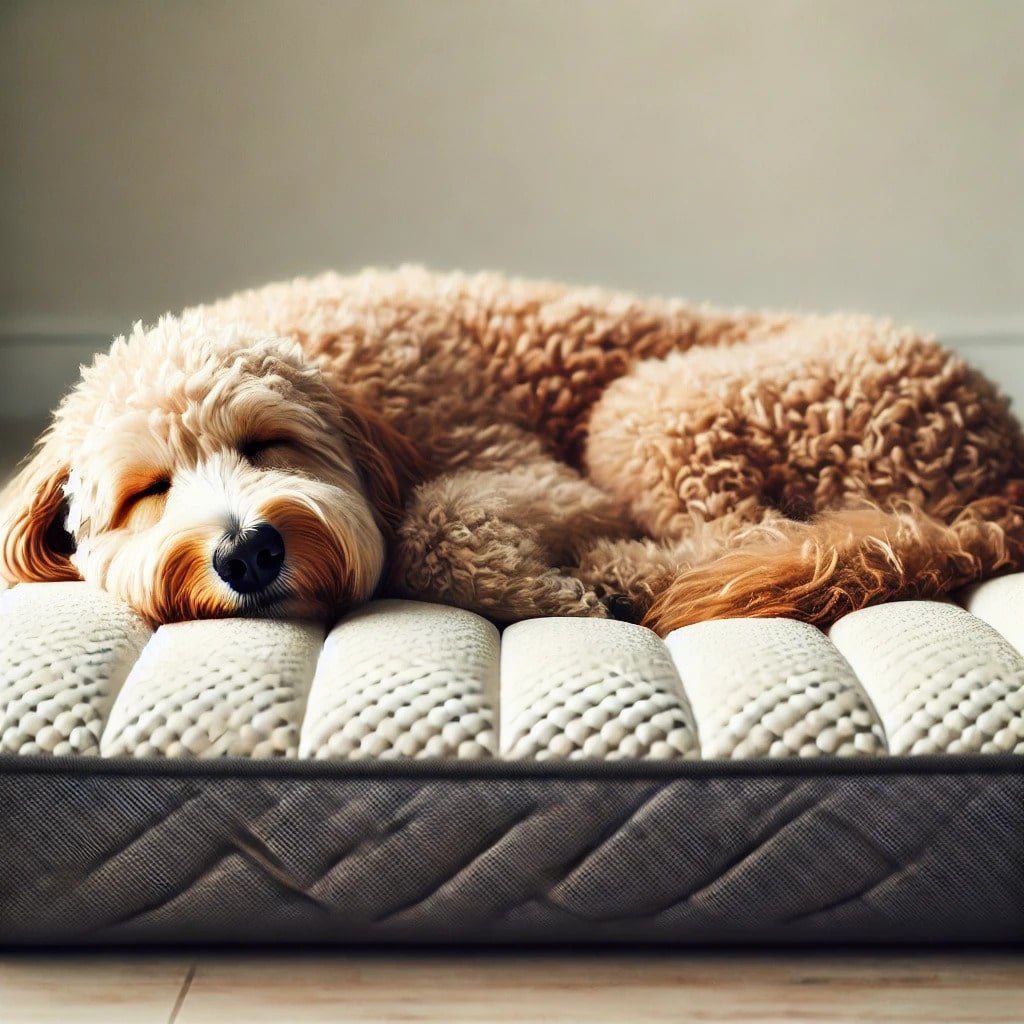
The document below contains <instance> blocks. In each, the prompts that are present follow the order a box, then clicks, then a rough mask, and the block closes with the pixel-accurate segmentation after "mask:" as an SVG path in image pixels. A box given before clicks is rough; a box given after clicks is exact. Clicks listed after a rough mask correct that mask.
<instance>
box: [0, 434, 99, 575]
mask: <svg viewBox="0 0 1024 1024" xmlns="http://www.w3.org/2000/svg"><path fill="white" fill-rule="evenodd" d="M67 478H68V466H67V464H66V462H64V460H63V459H62V458H61V457H60V454H59V452H58V445H57V443H56V442H55V441H54V439H53V438H52V437H51V438H48V439H45V440H44V441H42V442H40V444H39V445H38V446H37V448H36V451H35V453H34V454H33V455H32V456H31V458H30V459H29V460H28V462H26V463H25V465H24V466H23V467H22V468H21V470H20V472H19V473H18V474H17V476H15V477H14V479H13V480H12V481H11V482H10V483H9V484H8V485H7V487H6V488H4V490H3V493H0V577H3V579H5V580H6V581H7V582H8V583H35V582H48V581H51V580H77V579H79V578H80V577H79V575H78V571H77V570H76V569H75V567H74V565H72V564H71V555H72V554H73V553H74V550H75V546H74V541H73V540H72V538H71V536H70V535H69V534H68V532H67V530H66V528H65V525H64V523H65V518H66V514H67V503H66V501H65V497H64V484H65V483H66V482H67Z"/></svg>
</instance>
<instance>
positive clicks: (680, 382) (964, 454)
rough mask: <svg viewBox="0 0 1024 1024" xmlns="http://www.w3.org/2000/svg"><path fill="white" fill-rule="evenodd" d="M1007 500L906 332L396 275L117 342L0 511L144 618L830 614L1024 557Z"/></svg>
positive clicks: (979, 403)
mask: <svg viewBox="0 0 1024 1024" xmlns="http://www.w3.org/2000/svg"><path fill="white" fill-rule="evenodd" d="M1022 502H1024V440H1022V435H1021V430H1020V427H1019V426H1018V424H1017V422H1016V421H1015V420H1014V418H1013V417H1012V416H1011V414H1010V412H1009V411H1008V408H1007V403H1006V401H1005V400H1004V399H1003V398H1002V397H1001V396H1000V394H999V393H998V391H997V389H996V388H995V387H994V386H993V385H992V384H991V383H989V382H988V381H986V380H985V379H984V378H982V377H981V376H979V375H978V374H976V373H974V372H972V371H971V370H970V369H968V368H967V367H966V366H965V365H964V363H963V362H961V360H960V359H958V358H956V357H955V356H954V355H952V354H951V353H950V352H948V351H946V350H945V349H943V348H941V347H940V346H939V345H937V344H936V343H935V342H934V341H932V340H930V339H928V338H925V337H922V336H921V335H919V334H916V333H914V332H912V331H909V330H903V329H898V328H896V327H893V326H891V325H889V324H887V323H882V322H878V321H874V320H869V319H864V318H853V317H845V316H834V317H817V316H796V315H783V314H770V315H769V314H758V313H726V312H718V311H715V310H710V309H703V308H693V307H689V306H686V305H683V304H682V303H678V302H667V301H644V300H640V299H637V298H634V297H632V296H628V295H621V294H609V293H607V292H602V291H598V290H593V289H578V288H569V287H563V286H560V285H554V284H544V283H533V282H526V281H519V280H509V279H506V278H503V277H499V276H496V275H477V276H465V275H461V274H447V275H437V274H432V273H429V272H427V271H424V270H421V269H417V268H403V269H401V270H398V271H396V272H378V271H367V272H365V273H362V274H358V275H356V276H352V277H341V276H338V275H335V274H327V275H324V276H322V277H318V278H315V279H312V280H297V281H293V282H290V283H286V284H275V285H270V286H268V287H265V288H262V289H259V290H256V291H249V292H244V293H242V294H239V295H236V296H234V297H232V298H229V299H226V300H224V301H222V302H218V303H214V304H212V305H208V306H201V307H197V308H195V309H190V310H186V311H185V312H184V313H182V314H181V315H180V316H178V317H165V318H164V319H162V320H160V321H159V322H158V323H157V324H156V325H155V326H152V327H148V328H145V327H142V326H141V325H136V327H135V328H134V330H133V331H132V333H131V334H130V335H129V336H127V337H122V338H118V339H117V340H116V341H115V342H114V343H113V346H112V348H111V349H110V352H109V354H106V355H100V356H97V358H96V359H95V361H94V362H93V364H92V365H91V366H90V367H88V368H85V369H84V370H83V374H82V379H81V381H80V383H79V384H78V385H77V386H76V387H75V389H74V390H73V391H71V393H70V394H69V395H68V396H67V397H66V398H65V399H64V401H63V402H62V403H61V405H60V407H59V408H58V410H57V411H56V413H55V415H54V419H53V423H52V425H51V426H50V428H49V429H48V430H47V432H46V433H45V434H44V435H43V437H42V438H41V439H40V441H39V443H38V445H37V447H36V450H35V451H34V453H33V455H32V456H31V458H30V459H29V461H28V462H27V463H26V465H25V466H24V467H23V468H22V469H21V471H20V473H19V475H18V476H17V477H16V478H15V479H14V480H13V482H12V483H11V484H10V485H9V486H8V488H7V490H6V492H5V493H4V495H3V498H2V504H0V537H2V553H0V575H2V576H3V577H4V578H5V579H6V580H7V581H8V582H11V583H16V582H18V581H28V580H58V579H77V578H82V579H85V580H86V581H88V582H91V583H93V584H95V585H96V586H99V587H103V588H105V589H107V590H109V591H111V592H112V593H113V594H115V595H117V596H118V597H120V598H122V599H123V600H125V601H127V602H129V603H130V604H132V605H134V606H135V607H136V608H137V609H139V611H140V612H142V613H143V614H144V615H146V616H147V617H148V618H149V619H151V620H152V621H154V622H168V621H173V620H179V619H187V618H195V617H205V616H222V615H275V616H284V615H297V616H315V617H319V618H324V619H330V618H334V617H336V616H338V615H339V614H341V613H343V612H344V611H345V610H346V609H347V608H349V607H351V606H352V605H354V604H357V603H359V602H362V601H365V600H367V599H368V598H370V597H371V596H372V595H374V594H376V593H381V592H385V593H389V594H393V595H403V596H411V597H417V598H423V599H425V600H431V601H441V602H445V603H449V604H454V605H459V606H461V607H464V608H469V609H472V610H474V611H478V612H481V613H482V614H484V615H488V616H490V617H492V618H494V619H496V620H499V621H506V622H507V621H512V620H516V619H522V618H528V617H531V616H538V615H590V616H607V615H616V616H619V617H626V618H634V619H636V620H638V621H643V622H645V623H646V624H648V625H650V626H651V627H653V628H654V629H656V630H657V631H659V632H660V633H662V634H664V633H666V632H668V631H669V630H672V629H675V628H676V627H679V626H683V625H685V624H687V623H691V622H695V621H698V620H701V619H706V618H720V617H724V616H737V615H740V616H743V615H759V616H767V615H790V616H795V617H798V618H801V619H805V620H807V621H810V622H814V623H819V624H826V623H828V622H829V621H831V620H833V619H835V618H836V617H838V616H840V615H842V614H844V613H845V612H848V611H850V610H852V609H855V608H860V607H862V606H863V605H866V604H869V603H871V602H876V601H880V600H884V599H892V598H900V597H911V596H933V595H936V594H940V593H943V592H945V591H948V590H951V589H952V588H955V587H958V586H961V585H963V584H966V583H968V582H971V581H973V580H978V579H980V578H982V577H983V576H987V575H990V574H993V573H995V572H998V571H1001V570H1009V569H1016V568H1021V567H1024V547H1022V545H1024V518H1022V514H1024V509H1022Z"/></svg>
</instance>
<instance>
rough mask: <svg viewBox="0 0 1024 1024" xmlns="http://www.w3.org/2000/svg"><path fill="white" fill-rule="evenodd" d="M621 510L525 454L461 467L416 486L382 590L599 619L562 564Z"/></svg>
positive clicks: (593, 600)
mask: <svg viewBox="0 0 1024 1024" xmlns="http://www.w3.org/2000/svg"><path fill="white" fill-rule="evenodd" d="M622 521H623V515H622V512H621V510H620V509H619V508H618V507H617V506H616V505H615V504H614V503H613V502H612V501H611V500H610V499H609V498H608V497H607V496H606V495H604V494H603V493H602V492H601V491H599V490H598V489H597V488H595V487H593V486H592V485H590V484H588V483H587V482H586V481H585V480H582V479H581V478H580V477H579V476H578V475H577V474H576V473H575V472H574V471H573V470H571V469H570V468H568V467H567V466H564V465H562V464H560V463H558V462H555V461H554V460H552V459H535V460H532V461H530V462H528V463H527V464H526V465H519V466H516V467H515V468H514V469H510V470H508V471H504V470H499V469H488V470H475V469H465V470H460V471H458V472H456V473H452V474H448V475H445V476H441V477H438V478H436V479H434V480H431V481H428V482H427V483H425V484H422V485H421V486H420V487H418V488H417V489H416V491H415V492H414V494H413V495H412V498H411V500H410V502H409V504H408V505H407V507H406V510H405V515H404V518H403V520H402V522H401V524H400V526H399V529H398V535H397V538H396V542H395V545H394V548H393V552H392V564H391V570H390V574H389V586H388V591H389V592H390V593H392V594H397V595H401V596H407V597H416V598H421V599H424V600H430V601H439V602H441V603H444V604H453V605H458V606H460V607H463V608H469V609H471V610H473V611H477V612H480V613H481V614H484V615H488V616H490V617H492V618H494V619H497V620H499V621H503V622H511V621H515V620H518V619H523V618H532V617H535V616H539V615H574V616H590V617H606V616H607V614H608V611H607V608H606V605H605V603H604V602H603V601H602V598H601V595H599V594H598V593H597V592H596V591H595V590H594V589H593V588H592V587H590V586H588V585H587V584H585V583H584V582H583V581H582V580H581V579H580V578H578V575H577V574H575V572H574V571H573V570H572V569H571V568H564V567H565V566H571V565H572V564H574V563H575V562H576V561H577V560H578V553H579V551H580V550H581V549H582V548H584V547H585V546H587V545H588V544H591V543H593V541H594V539H595V538H596V537H598V536H603V535H607V534H620V535H621V523H622Z"/></svg>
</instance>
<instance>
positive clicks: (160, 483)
mask: <svg viewBox="0 0 1024 1024" xmlns="http://www.w3.org/2000/svg"><path fill="white" fill-rule="evenodd" d="M170 489H171V480H170V477H160V478H159V479H158V480H154V481H153V482H152V483H150V484H147V486H145V487H143V488H142V489H141V490H138V491H135V492H134V493H132V494H130V495H128V497H126V498H125V499H124V500H123V501H122V502H121V504H120V505H119V506H118V509H117V514H116V515H115V516H114V522H115V524H116V525H117V526H124V525H127V524H128V522H129V520H130V519H132V520H134V519H136V518H137V513H139V512H140V511H141V510H143V509H145V508H147V507H148V506H149V505H150V504H154V505H157V504H158V508H159V509H161V510H162V508H163V501H160V502H159V503H155V502H151V501H150V499H153V498H159V499H163V498H164V497H165V496H166V495H167V492H168V491H169V490H170ZM151 511H156V510H151ZM159 514H160V513H159V511H157V515H158V516H159Z"/></svg>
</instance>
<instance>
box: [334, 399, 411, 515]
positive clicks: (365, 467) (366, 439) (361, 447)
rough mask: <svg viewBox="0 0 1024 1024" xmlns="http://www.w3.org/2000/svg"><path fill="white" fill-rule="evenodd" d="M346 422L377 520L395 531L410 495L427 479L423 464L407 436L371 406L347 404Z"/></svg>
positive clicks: (350, 440)
mask: <svg viewBox="0 0 1024 1024" xmlns="http://www.w3.org/2000/svg"><path fill="white" fill-rule="evenodd" d="M345 420H346V431H345V434H346V437H345V440H346V442H347V443H348V446H349V450H350V451H351V452H352V456H353V458H354V459H355V461H356V464H357V465H358V466H359V470H360V472H361V474H362V477H363V483H364V484H365V486H366V491H367V496H368V498H369V499H370V503H371V504H372V505H373V509H374V512H375V513H376V515H377V519H378V521H379V523H380V525H381V526H383V527H385V528H386V529H388V530H389V531H391V530H394V529H395V528H396V527H397V526H398V523H399V520H400V519H401V517H402V505H403V499H404V496H405V494H406V492H407V491H408V489H409V488H410V487H411V486H413V484H415V483H417V482H419V481H420V480H421V479H422V478H423V471H424V468H423V460H422V459H421V458H420V455H419V453H418V452H417V450H416V446H415V445H414V444H413V443H412V442H411V441H410V440H409V439H408V438H407V437H406V436H405V435H404V434H401V433H399V431H397V430H396V429H395V428H394V427H393V426H391V424H390V423H388V421H387V420H385V419H384V417H383V416H381V415H380V414H379V413H377V412H374V411H373V410H372V409H370V408H368V407H367V406H365V405H362V404H360V403H353V402H351V401H347V402H346V403H345Z"/></svg>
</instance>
